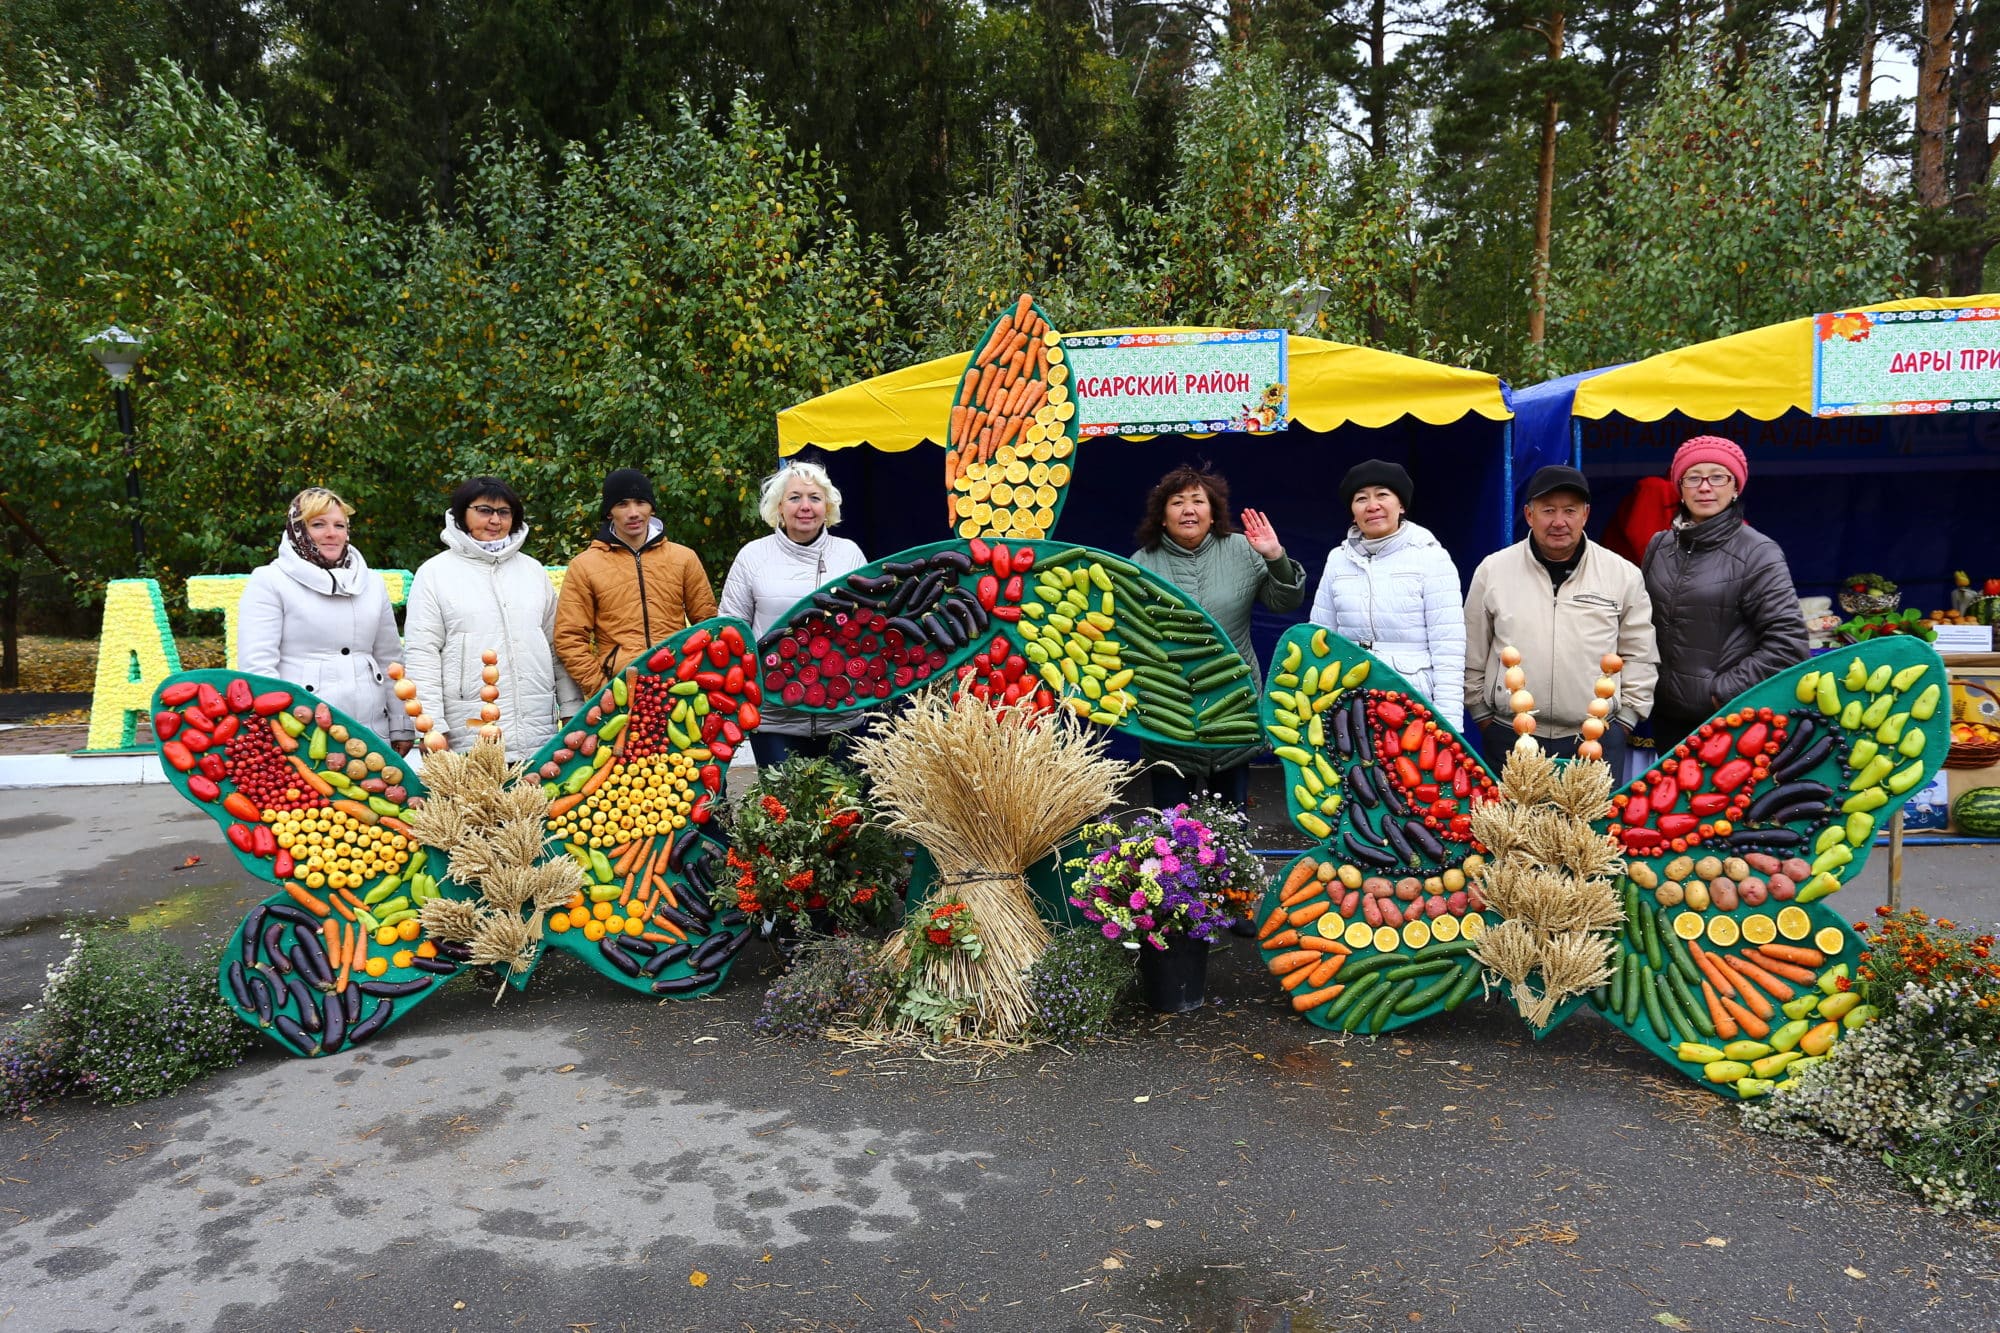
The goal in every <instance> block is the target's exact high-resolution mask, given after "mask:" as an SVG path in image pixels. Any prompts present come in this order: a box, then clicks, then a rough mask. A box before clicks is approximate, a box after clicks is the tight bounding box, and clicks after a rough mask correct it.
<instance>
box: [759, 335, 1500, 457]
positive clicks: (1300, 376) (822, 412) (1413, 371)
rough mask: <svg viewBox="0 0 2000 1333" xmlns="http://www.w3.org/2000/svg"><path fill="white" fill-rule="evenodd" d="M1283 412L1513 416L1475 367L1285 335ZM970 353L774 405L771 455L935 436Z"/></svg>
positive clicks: (906, 444) (1301, 416)
mask: <svg viewBox="0 0 2000 1333" xmlns="http://www.w3.org/2000/svg"><path fill="white" fill-rule="evenodd" d="M1213 331H1214V330H1210V329H1206V328H1172V329H1160V328H1148V329H1085V330H1080V331H1079V332H1081V333H1092V334H1105V333H1120V332H1129V333H1188V332H1195V333H1206V332H1213ZM1286 355H1287V356H1288V357H1289V358H1290V363H1291V364H1290V377H1291V384H1290V390H1291V410H1292V420H1294V421H1296V422H1298V423H1299V424H1300V425H1302V426H1304V427H1306V428H1307V429H1308V430H1313V431H1322V432H1324V431H1330V430H1333V429H1334V428H1335V427H1337V426H1343V425H1347V424H1350V423H1352V424H1354V425H1360V426H1386V425H1388V424H1389V423H1390V422H1393V421H1397V420H1399V419H1401V418H1403V417H1406V416H1409V417H1415V418H1417V419H1418V420H1419V421H1424V422H1428V423H1429V424H1431V425H1434V426H1441V425H1444V424H1446V423H1448V422H1453V421H1457V420H1458V419H1459V418H1461V417H1464V416H1467V415H1470V414H1474V413H1476V414H1478V415H1479V416H1483V417H1486V418H1487V419H1489V420H1492V421H1507V420H1511V419H1512V417H1513V415H1514V414H1513V412H1512V411H1511V410H1510V409H1509V408H1508V406H1507V402H1506V399H1505V397H1504V396H1503V395H1502V392H1501V388H1500V381H1499V380H1498V379H1496V378H1495V377H1494V376H1492V375H1488V374H1485V373H1484V372H1482V371H1477V370H1462V369H1459V368H1458V367H1456V366H1443V365H1438V364H1437V363H1435V362H1431V361H1424V360H1420V359H1418V358H1417V357H1412V356H1399V355H1397V354H1396V353H1394V352H1380V351H1376V350H1374V349H1373V348H1368V347H1352V346H1349V345H1348V344H1346V343H1335V342H1327V341H1325V340H1324V339H1320V338H1302V337H1299V336H1297V335H1296V334H1295V335H1292V336H1291V337H1290V338H1289V339H1288V340H1287V342H1286ZM971 356H972V353H970V352H960V353H955V354H953V355H951V356H941V357H938V358H937V359H936V360H933V361H925V362H923V363H921V364H919V365H914V366H905V367H904V368H903V369H901V370H896V371H891V372H890V373H888V374H886V375H877V376H876V377H875V378H874V379H871V380H864V381H862V382H861V383H859V384H851V385H849V386H847V387H846V388H844V389H836V390H834V391H833V392H832V393H827V394H821V395H820V396H819V397H817V398H813V399H809V400H807V401H806V402H803V403H800V404H798V405H797V406H796V407H789V408H786V409H785V410H784V411H782V412H780V413H778V453H779V454H780V455H781V456H784V457H790V456H791V455H793V454H795V453H797V452H799V450H801V449H804V448H806V447H808V446H811V447H814V448H819V449H849V448H853V447H854V446H856V445H864V444H865V445H870V446H872V447H874V448H876V449H881V450H886V451H888V452H890V453H901V452H902V451H904V450H906V449H913V448H915V447H916V446H917V445H919V444H922V443H924V442H926V441H931V442H935V443H942V438H941V437H942V436H943V434H944V431H945V427H946V423H948V422H949V421H950V419H951V404H952V396H953V395H954V394H955V393H956V392H957V391H958V381H959V378H960V376H962V375H963V374H964V373H965V363H966V362H967V361H968V360H969V359H970V358H971Z"/></svg>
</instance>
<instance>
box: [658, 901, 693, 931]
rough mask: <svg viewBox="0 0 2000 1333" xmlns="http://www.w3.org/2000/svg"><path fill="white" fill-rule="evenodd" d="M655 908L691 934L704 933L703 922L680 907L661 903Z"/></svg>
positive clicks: (661, 914)
mask: <svg viewBox="0 0 2000 1333" xmlns="http://www.w3.org/2000/svg"><path fill="white" fill-rule="evenodd" d="M653 910H654V911H655V912H657V913H658V914H659V915H660V916H662V917H664V918H665V919H666V920H668V921H669V922H672V923H673V925H674V926H676V927H678V928H679V929H680V930H682V931H685V932H686V933H687V934H689V935H700V934H702V933H703V929H702V925H701V923H700V922H698V921H696V920H695V919H694V918H693V917H691V916H689V915H688V914H687V913H686V912H683V911H681V910H680V909H679V908H676V907H669V906H667V905H666V904H665V903H660V904H658V905H657V906H655V907H654V908H653Z"/></svg>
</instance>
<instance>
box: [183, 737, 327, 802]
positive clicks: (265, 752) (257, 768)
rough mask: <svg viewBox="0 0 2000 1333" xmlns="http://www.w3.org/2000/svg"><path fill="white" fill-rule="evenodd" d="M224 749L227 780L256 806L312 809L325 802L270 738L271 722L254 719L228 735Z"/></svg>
mask: <svg viewBox="0 0 2000 1333" xmlns="http://www.w3.org/2000/svg"><path fill="white" fill-rule="evenodd" d="M223 753H224V754H225V755H227V756H228V763H227V765H226V771H227V774H228V777H229V780H230V781H231V782H233V783H235V784H236V789H237V790H238V791H240V792H242V793H243V794H244V795H245V796H247V797H249V798H250V799H251V800H252V801H254V802H256V805H257V808H258V809H259V810H312V809H316V808H318V807H320V806H323V805H325V804H326V800H325V798H324V797H322V796H320V795H319V793H317V792H315V791H314V790H313V789H312V788H311V787H309V786H307V785H306V784H305V783H303V782H301V781H300V780H299V774H298V771H297V770H296V769H294V768H293V767H292V765H291V763H290V761H289V760H287V759H286V758H285V756H284V755H283V753H281V752H280V751H279V749H278V743H277V741H276V740H275V739H273V738H272V736H271V728H270V724H269V723H268V722H266V721H265V720H264V719H262V718H256V719H253V720H252V723H251V725H248V726H245V727H243V728H241V729H240V730H239V731H237V733H236V734H235V735H234V736H231V737H230V738H229V742H228V744H227V745H226V746H225V747H224V749H223ZM206 757H207V756H204V758H206ZM204 771H206V770H204Z"/></svg>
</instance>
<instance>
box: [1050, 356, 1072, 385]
mask: <svg viewBox="0 0 2000 1333" xmlns="http://www.w3.org/2000/svg"><path fill="white" fill-rule="evenodd" d="M1049 360H1050V361H1055V358H1054V357H1053V356H1051V357H1050V358H1049ZM1068 382H1069V367H1068V366H1065V365H1061V364H1055V365H1051V366H1050V367H1049V383H1050V384H1067V383H1068Z"/></svg>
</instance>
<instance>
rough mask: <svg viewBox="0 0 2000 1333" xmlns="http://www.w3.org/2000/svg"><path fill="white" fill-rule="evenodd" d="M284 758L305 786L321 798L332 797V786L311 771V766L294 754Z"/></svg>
mask: <svg viewBox="0 0 2000 1333" xmlns="http://www.w3.org/2000/svg"><path fill="white" fill-rule="evenodd" d="M285 757H286V758H287V759H289V760H291V761H292V767H293V768H296V769H297V770H298V771H299V777H300V778H302V779H303V780H304V781H305V784H306V786H308V787H311V788H312V789H313V790H314V791H315V792H317V793H319V794H320V795H321V796H331V795H333V784H332V783H330V782H328V781H327V780H326V779H325V778H323V777H321V776H320V775H319V774H318V773H316V772H315V771H313V766H312V765H311V764H309V763H307V762H306V761H305V760H303V759H301V758H299V757H298V756H297V755H295V754H291V755H286V756H285Z"/></svg>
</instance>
